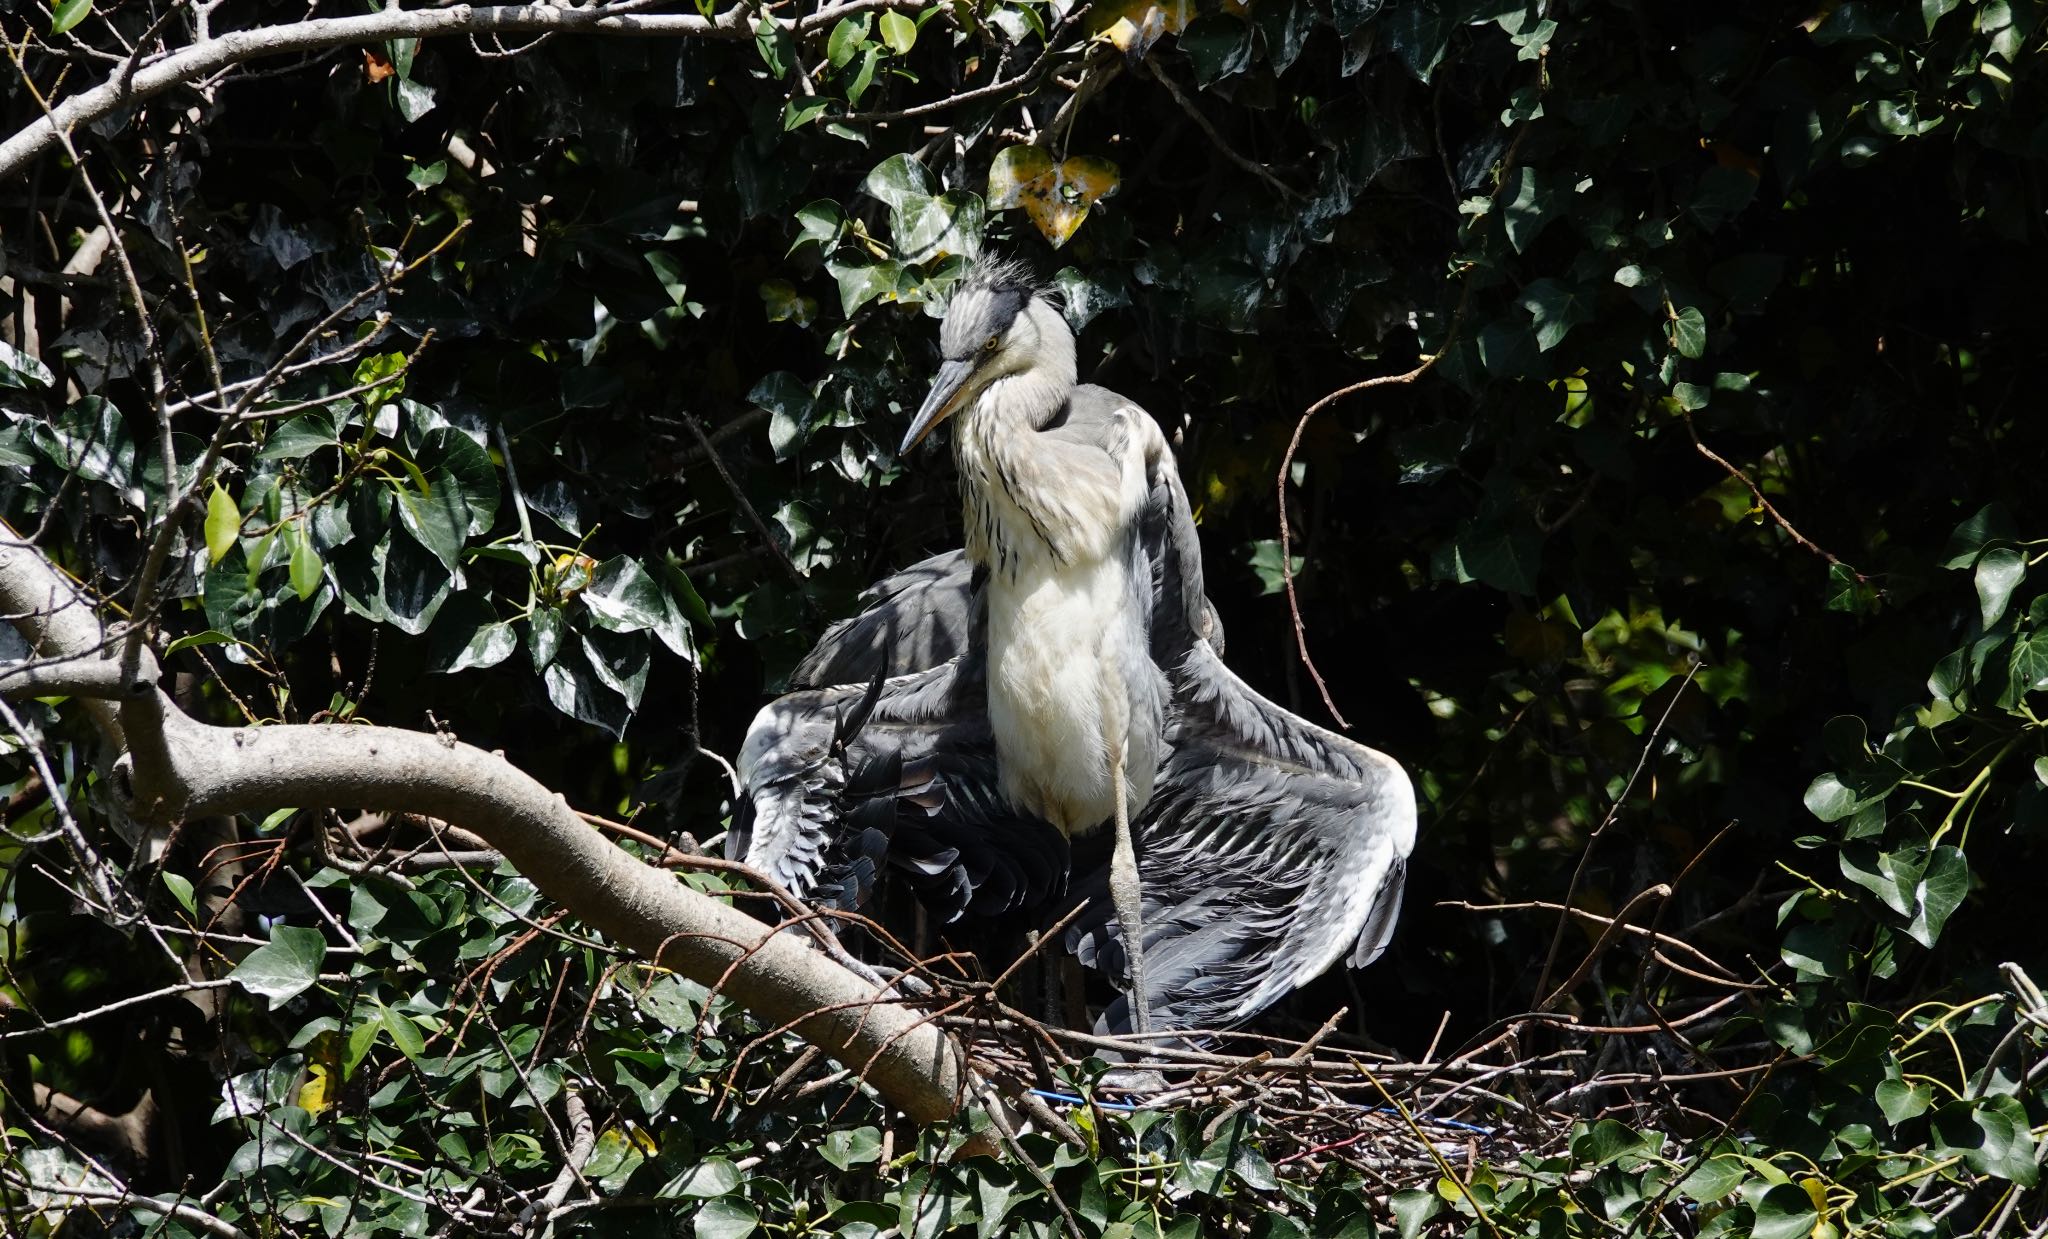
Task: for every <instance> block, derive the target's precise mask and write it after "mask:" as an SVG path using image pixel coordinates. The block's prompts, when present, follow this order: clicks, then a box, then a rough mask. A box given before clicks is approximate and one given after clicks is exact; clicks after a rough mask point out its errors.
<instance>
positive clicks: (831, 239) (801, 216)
mask: <svg viewBox="0 0 2048 1239" xmlns="http://www.w3.org/2000/svg"><path fill="white" fill-rule="evenodd" d="M796 224H797V230H798V233H799V235H798V237H797V239H796V243H795V244H794V245H791V246H790V247H789V249H790V252H791V253H795V252H796V249H797V246H799V245H802V244H804V243H805V242H807V241H808V242H814V243H816V244H817V245H819V246H821V247H823V248H825V249H828V250H829V249H831V248H832V247H833V246H835V245H837V244H839V237H840V234H841V233H843V232H845V231H846V212H845V210H844V209H842V208H841V207H840V205H839V204H838V203H836V202H832V201H828V200H824V199H820V200H819V201H817V202H813V203H811V204H810V205H808V206H806V207H804V208H802V209H801V210H799V211H798V212H797V213H796Z"/></svg>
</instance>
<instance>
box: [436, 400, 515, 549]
mask: <svg viewBox="0 0 2048 1239" xmlns="http://www.w3.org/2000/svg"><path fill="white" fill-rule="evenodd" d="M414 455H415V456H416V457H417V458H418V460H419V463H420V468H421V469H423V470H425V471H426V473H427V476H428V478H429V479H430V480H431V481H433V483H434V484H435V485H436V486H444V485H447V484H448V483H450V482H452V483H453V484H454V488H455V490H456V491H458V492H459V493H460V494H461V495H462V506H463V510H464V511H465V512H466V513H467V515H468V519H467V521H466V522H465V529H464V532H466V533H467V534H468V535H469V536H470V537H477V536H479V535H481V534H486V533H489V532H490V531H491V526H492V525H493V524H494V523H495V522H496V521H497V517H498V501H499V499H500V498H501V497H502V492H501V490H500V486H501V483H500V482H499V480H498V467H497V466H496V465H494V464H492V463H491V454H490V453H489V452H487V451H485V450H484V448H483V445H482V444H480V443H478V442H477V441H476V440H475V439H473V438H471V437H470V436H469V435H468V434H467V433H465V432H463V431H461V430H457V429H456V428H455V427H453V426H436V427H434V428H433V429H432V430H429V431H427V433H425V434H424V435H421V436H420V441H419V448H418V450H417V451H416V452H414Z"/></svg>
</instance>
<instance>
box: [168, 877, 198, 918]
mask: <svg viewBox="0 0 2048 1239" xmlns="http://www.w3.org/2000/svg"><path fill="white" fill-rule="evenodd" d="M160 876H161V877H162V878H163V883H164V889H165V890H167V891H169V892H171V898H173V899H175V900H177V901H178V906H179V907H181V908H183V909H185V914H186V915H187V916H194V917H196V916H198V915H199V903H198V901H197V900H195V899H193V897H192V882H191V880H190V879H188V878H186V877H183V876H182V875H180V874H175V873H172V872H171V871H170V870H168V869H166V870H164V871H163V873H162V874H161V875H160Z"/></svg>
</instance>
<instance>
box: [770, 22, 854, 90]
mask: <svg viewBox="0 0 2048 1239" xmlns="http://www.w3.org/2000/svg"><path fill="white" fill-rule="evenodd" d="M867 37H868V17H867V15H866V14H862V15H861V16H859V17H857V18H856V17H842V18H840V19H839V23H838V24H837V25H835V26H833V27H832V36H831V37H830V38H828V39H826V40H825V63H826V64H828V65H831V66H832V67H833V68H835V69H844V68H845V67H846V66H847V65H849V64H851V63H853V58H854V57H855V56H858V55H860V49H861V45H862V44H863V43H865V42H866V41H867ZM778 76H780V75H778Z"/></svg>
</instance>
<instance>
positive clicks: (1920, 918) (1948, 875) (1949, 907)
mask: <svg viewBox="0 0 2048 1239" xmlns="http://www.w3.org/2000/svg"><path fill="white" fill-rule="evenodd" d="M1969 893H1970V862H1969V860H1968V859H1967V858H1966V857H1965V856H1964V855H1963V854H1962V852H1961V851H1960V850H1959V849H1957V848H1954V847H1950V846H1949V845H1947V844H1943V845H1941V846H1940V847H1938V848H1935V849H1934V851H1933V852H1931V853H1929V854H1928V857H1927V875H1926V876H1925V877H1923V878H1922V879H1920V888H1919V890H1918V891H1917V892H1915V894H1916V902H1917V905H1918V908H1917V911H1916V912H1915V914H1914V917H1913V923H1912V924H1911V925H1908V926H1907V927H1906V933H1907V934H1909V935H1910V936H1911V937H1912V939H1913V941H1915V942H1918V943H1919V944H1920V945H1921V946H1926V947H1931V946H1933V945H1934V940H1935V939H1936V938H1939V937H1940V936H1941V930H1942V927H1943V926H1944V925H1946V924H1948V918H1949V917H1950V916H1951V915H1953V914H1954V912H1955V910H1956V909H1957V908H1959V907H1961V906H1962V903H1963V899H1964V898H1965V897H1966V896H1968V895H1969Z"/></svg>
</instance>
